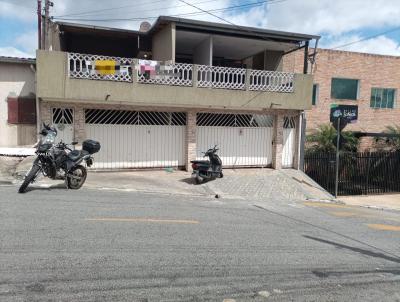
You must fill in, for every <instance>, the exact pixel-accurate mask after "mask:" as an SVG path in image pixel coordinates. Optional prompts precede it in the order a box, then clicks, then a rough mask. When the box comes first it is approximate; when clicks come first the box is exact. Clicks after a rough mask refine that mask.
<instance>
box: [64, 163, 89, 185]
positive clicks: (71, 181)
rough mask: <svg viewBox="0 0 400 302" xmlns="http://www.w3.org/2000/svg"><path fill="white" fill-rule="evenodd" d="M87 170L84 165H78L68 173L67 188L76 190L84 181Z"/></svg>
mask: <svg viewBox="0 0 400 302" xmlns="http://www.w3.org/2000/svg"><path fill="white" fill-rule="evenodd" d="M86 176H87V171H86V168H85V167H84V166H81V165H78V166H76V167H74V168H72V170H71V171H70V172H69V173H68V175H67V186H68V189H73V190H78V189H80V187H82V186H83V184H84V183H85V181H86Z"/></svg>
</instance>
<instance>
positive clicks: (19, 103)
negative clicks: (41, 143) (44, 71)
mask: <svg viewBox="0 0 400 302" xmlns="http://www.w3.org/2000/svg"><path fill="white" fill-rule="evenodd" d="M35 88H36V87H35V59H23V58H12V57H0V147H16V146H26V145H28V146H29V145H33V144H34V143H35V142H36V138H37V133H36V94H35Z"/></svg>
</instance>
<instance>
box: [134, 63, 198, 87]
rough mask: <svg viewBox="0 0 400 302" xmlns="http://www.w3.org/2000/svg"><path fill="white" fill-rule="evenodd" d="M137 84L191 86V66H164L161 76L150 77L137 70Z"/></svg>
mask: <svg viewBox="0 0 400 302" xmlns="http://www.w3.org/2000/svg"><path fill="white" fill-rule="evenodd" d="M137 81H138V83H146V84H161V85H173V86H192V85H193V65H192V64H184V63H175V64H168V65H164V66H163V68H162V74H161V75H154V76H152V75H151V74H150V73H141V72H140V66H139V70H138V80H137Z"/></svg>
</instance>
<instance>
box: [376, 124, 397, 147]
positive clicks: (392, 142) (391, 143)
mask: <svg viewBox="0 0 400 302" xmlns="http://www.w3.org/2000/svg"><path fill="white" fill-rule="evenodd" d="M384 132H385V133H388V134H391V135H394V137H382V138H379V141H380V142H381V143H386V145H387V146H388V147H389V148H390V149H391V150H393V151H400V125H393V126H387V127H386V130H385V131H384Z"/></svg>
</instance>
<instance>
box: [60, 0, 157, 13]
mask: <svg viewBox="0 0 400 302" xmlns="http://www.w3.org/2000/svg"><path fill="white" fill-rule="evenodd" d="M164 1H165V0H157V1H152V2H151V3H148V2H147V3H142V4H140V3H139V4H137V3H136V4H130V5H124V6H118V7H110V8H103V9H98V10H89V11H85V12H78V13H70V14H66V15H60V16H54V17H68V16H79V15H86V14H90V13H96V12H103V11H110V10H117V9H122V8H128V7H137V6H140V5H148V4H154V3H159V2H164Z"/></svg>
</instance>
